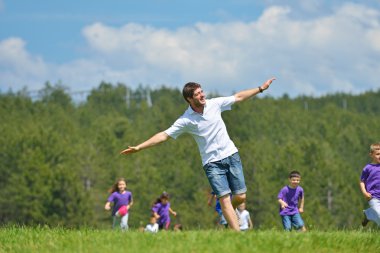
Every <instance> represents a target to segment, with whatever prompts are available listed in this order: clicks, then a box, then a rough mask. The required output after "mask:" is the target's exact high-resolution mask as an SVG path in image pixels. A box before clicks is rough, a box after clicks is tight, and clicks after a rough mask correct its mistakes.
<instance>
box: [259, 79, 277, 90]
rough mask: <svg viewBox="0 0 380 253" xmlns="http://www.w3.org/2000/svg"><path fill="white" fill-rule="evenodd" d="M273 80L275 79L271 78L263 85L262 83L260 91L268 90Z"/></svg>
mask: <svg viewBox="0 0 380 253" xmlns="http://www.w3.org/2000/svg"><path fill="white" fill-rule="evenodd" d="M274 80H276V78H274V77H272V78H271V79H268V80H266V81H265V83H263V84H262V85H261V86H260V87H261V89H263V90H266V89H268V88H269V86H270V85H271V84H272V82H273V81H274Z"/></svg>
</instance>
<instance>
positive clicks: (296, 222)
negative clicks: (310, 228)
mask: <svg viewBox="0 0 380 253" xmlns="http://www.w3.org/2000/svg"><path fill="white" fill-rule="evenodd" d="M281 219H282V226H283V227H284V229H285V230H286V231H290V230H292V226H293V227H294V228H295V229H297V230H298V229H300V228H302V227H303V226H304V222H303V220H302V218H301V215H300V214H299V213H296V214H293V215H283V216H281Z"/></svg>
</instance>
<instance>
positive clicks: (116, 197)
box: [107, 191, 132, 215]
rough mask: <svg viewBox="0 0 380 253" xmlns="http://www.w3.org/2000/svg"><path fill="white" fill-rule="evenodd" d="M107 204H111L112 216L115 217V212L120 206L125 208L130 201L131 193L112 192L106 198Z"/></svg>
mask: <svg viewBox="0 0 380 253" xmlns="http://www.w3.org/2000/svg"><path fill="white" fill-rule="evenodd" d="M107 201H108V202H113V204H114V205H113V208H112V215H115V213H116V212H117V210H119V208H120V207H121V206H126V205H128V204H129V203H131V201H132V193H131V192H130V191H125V192H124V193H120V192H113V193H112V194H111V195H110V196H109V197H108V200H107Z"/></svg>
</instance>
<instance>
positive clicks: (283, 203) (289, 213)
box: [277, 171, 306, 232]
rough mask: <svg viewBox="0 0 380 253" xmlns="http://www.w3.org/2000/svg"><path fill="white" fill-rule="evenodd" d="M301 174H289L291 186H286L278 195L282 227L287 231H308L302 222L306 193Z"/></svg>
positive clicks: (296, 172)
mask: <svg viewBox="0 0 380 253" xmlns="http://www.w3.org/2000/svg"><path fill="white" fill-rule="evenodd" d="M300 181H301V174H300V173H299V172H298V171H292V172H290V174H289V185H287V186H284V187H283V188H282V189H281V190H280V192H279V193H278V196H277V199H278V203H279V204H280V216H281V219H282V225H283V227H284V229H285V230H286V231H290V230H292V227H294V228H296V229H297V230H301V231H302V232H305V231H306V228H305V224H304V222H303V220H302V217H301V213H303V205H304V192H303V189H302V187H301V186H299V183H300Z"/></svg>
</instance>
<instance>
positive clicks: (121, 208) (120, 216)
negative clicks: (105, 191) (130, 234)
mask: <svg viewBox="0 0 380 253" xmlns="http://www.w3.org/2000/svg"><path fill="white" fill-rule="evenodd" d="M126 189H127V181H126V180H125V179H124V178H119V179H118V180H117V181H116V183H115V184H113V185H112V187H111V189H110V190H109V192H110V193H111V195H110V196H109V197H108V199H107V203H106V205H105V206H104V209H106V210H111V203H113V207H112V217H113V223H112V228H115V227H116V225H117V224H118V223H120V228H121V229H122V230H127V229H128V217H129V209H130V208H131V206H132V205H133V199H132V193H131V192H130V191H127V190H126Z"/></svg>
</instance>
